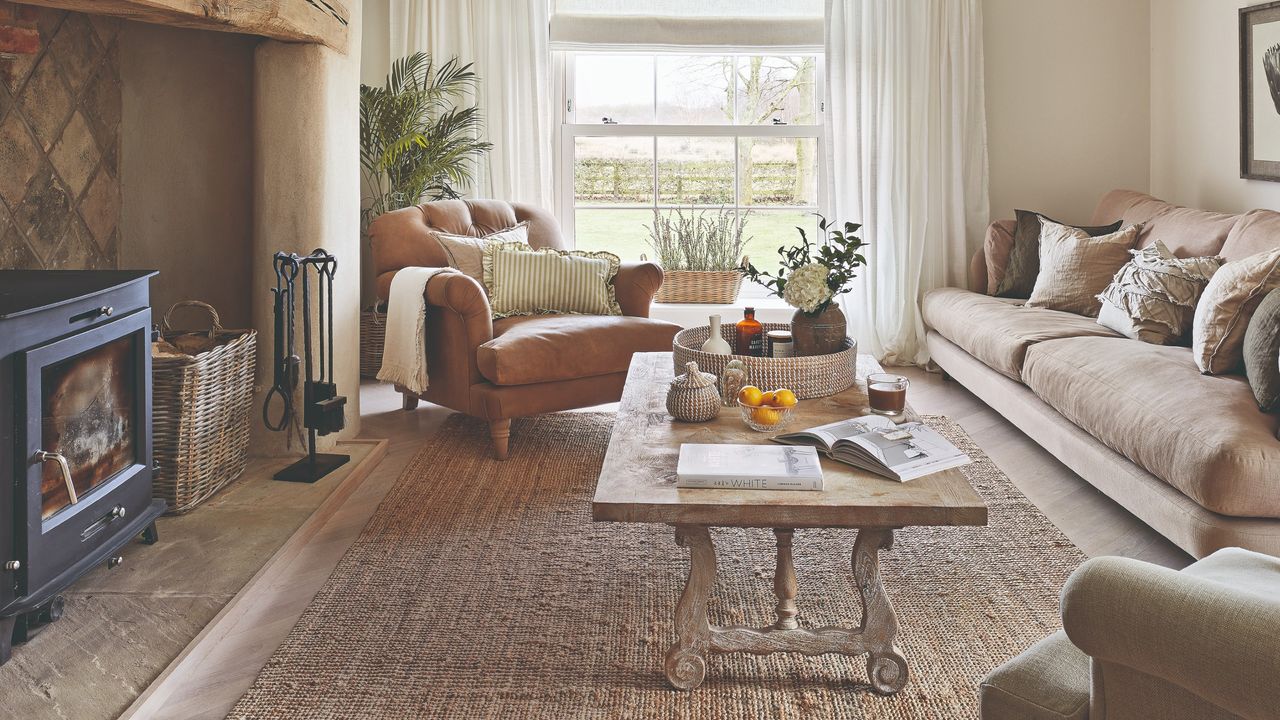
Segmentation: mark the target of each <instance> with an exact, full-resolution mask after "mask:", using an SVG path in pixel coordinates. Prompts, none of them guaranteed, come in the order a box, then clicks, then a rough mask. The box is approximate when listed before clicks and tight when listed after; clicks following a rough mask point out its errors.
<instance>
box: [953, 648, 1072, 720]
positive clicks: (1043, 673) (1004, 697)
mask: <svg viewBox="0 0 1280 720" xmlns="http://www.w3.org/2000/svg"><path fill="white" fill-rule="evenodd" d="M978 705H979V706H980V713H981V715H982V720H1086V718H1088V717H1089V656H1088V655H1085V654H1084V653H1083V652H1081V651H1080V649H1079V648H1077V647H1076V646H1075V645H1072V644H1071V641H1070V640H1068V639H1067V634H1066V633H1064V632H1063V631H1061V630H1059V631H1058V632H1056V633H1054V634H1052V635H1050V636H1049V637H1047V638H1045V639H1043V640H1041V641H1040V642H1038V643H1036V644H1035V645H1032V646H1031V647H1029V648H1027V649H1026V650H1024V651H1022V653H1021V654H1019V655H1018V656H1016V657H1014V658H1013V659H1012V660H1010V661H1009V662H1007V663H1005V664H1004V665H1001V666H1000V667H998V668H996V669H995V670H993V671H991V674H990V675H988V676H987V677H986V678H985V679H984V680H983V681H982V684H981V685H979V686H978Z"/></svg>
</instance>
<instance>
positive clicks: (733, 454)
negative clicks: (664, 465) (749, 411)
mask: <svg viewBox="0 0 1280 720" xmlns="http://www.w3.org/2000/svg"><path fill="white" fill-rule="evenodd" d="M676 487H682V488H722V489H727V490H821V489H822V464H821V462H820V461H819V459H818V451H817V450H815V449H814V448H812V447H777V446H773V445H699V444H694V443H685V444H683V445H681V446H680V462H679V463H678V464H677V465H676Z"/></svg>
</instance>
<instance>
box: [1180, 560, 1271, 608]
mask: <svg viewBox="0 0 1280 720" xmlns="http://www.w3.org/2000/svg"><path fill="white" fill-rule="evenodd" d="M1182 572H1184V573H1186V574H1188V575H1191V576H1193V577H1198V578H1200V579H1202V580H1210V581H1212V582H1216V583H1221V584H1223V585H1226V586H1228V587H1230V588H1232V589H1235V590H1240V591H1243V592H1249V593H1253V594H1255V595H1260V596H1261V597H1263V598H1265V599H1267V600H1274V599H1275V598H1280V558H1275V557H1272V556H1270V555H1263V554H1262V553H1257V552H1252V551H1249V550H1245V549H1243V548H1224V549H1222V550H1219V551H1218V552H1216V553H1214V554H1212V555H1210V556H1208V557H1206V558H1202V559H1200V560H1197V561H1196V562H1193V563H1191V564H1190V565H1188V566H1187V567H1185V568H1183V569H1182Z"/></svg>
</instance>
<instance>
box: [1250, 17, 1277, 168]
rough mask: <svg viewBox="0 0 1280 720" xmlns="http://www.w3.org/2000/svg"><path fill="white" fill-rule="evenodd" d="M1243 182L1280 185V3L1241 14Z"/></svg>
mask: <svg viewBox="0 0 1280 720" xmlns="http://www.w3.org/2000/svg"><path fill="white" fill-rule="evenodd" d="M1240 177H1243V178H1248V179H1251V180H1272V181H1276V182H1280V2H1269V3H1263V4H1261V5H1253V6H1250V7H1246V8H1241V9H1240Z"/></svg>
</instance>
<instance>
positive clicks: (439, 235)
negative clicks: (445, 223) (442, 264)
mask: <svg viewBox="0 0 1280 720" xmlns="http://www.w3.org/2000/svg"><path fill="white" fill-rule="evenodd" d="M435 235H436V240H439V241H440V246H441V247H442V248H444V254H445V257H447V258H448V259H449V267H452V268H456V269H458V270H461V271H462V272H463V273H466V274H467V275H470V276H471V277H473V278H475V279H476V280H478V281H479V282H480V283H481V284H482V285H483V284H484V249H485V248H487V247H489V245H490V244H492V243H519V244H521V245H528V244H529V223H527V222H522V223H520V224H519V225H516V226H515V227H510V228H507V229H506V230H500V231H498V232H496V233H491V234H489V235H484V236H481V237H472V236H470V235H454V234H453V233H447V232H444V231H441V230H437V231H436V233H435Z"/></svg>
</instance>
